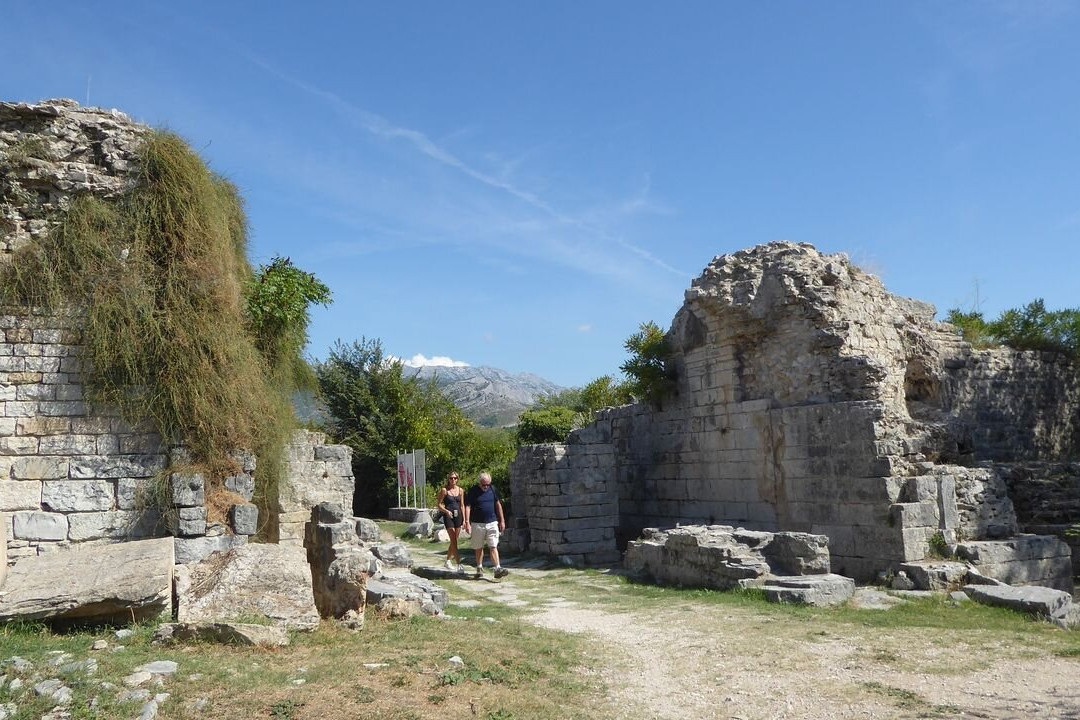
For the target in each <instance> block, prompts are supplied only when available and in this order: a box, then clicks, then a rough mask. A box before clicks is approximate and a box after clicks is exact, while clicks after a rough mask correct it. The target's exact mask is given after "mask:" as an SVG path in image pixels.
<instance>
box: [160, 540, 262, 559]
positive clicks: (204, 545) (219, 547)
mask: <svg viewBox="0 0 1080 720" xmlns="http://www.w3.org/2000/svg"><path fill="white" fill-rule="evenodd" d="M174 543H175V549H176V562H177V564H178V565H179V564H183V565H188V564H191V563H196V562H201V561H202V560H205V559H206V558H207V557H209V556H210V554H211V553H215V552H226V551H229V550H232V549H233V548H237V547H240V546H241V545H244V544H245V543H247V536H246V535H218V536H217V537H196V538H174Z"/></svg>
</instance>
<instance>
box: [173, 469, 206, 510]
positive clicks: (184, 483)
mask: <svg viewBox="0 0 1080 720" xmlns="http://www.w3.org/2000/svg"><path fill="white" fill-rule="evenodd" d="M169 493H170V496H171V498H172V504H173V505H175V506H177V507H201V506H203V505H205V504H206V478H204V477H203V476H202V475H201V474H200V473H173V474H172V475H170V476H169Z"/></svg>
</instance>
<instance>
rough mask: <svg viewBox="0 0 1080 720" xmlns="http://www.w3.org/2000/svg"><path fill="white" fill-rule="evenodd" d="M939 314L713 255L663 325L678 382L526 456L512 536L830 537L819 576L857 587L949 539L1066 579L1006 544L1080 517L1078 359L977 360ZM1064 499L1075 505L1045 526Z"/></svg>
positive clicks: (1047, 542)
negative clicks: (683, 531) (827, 559)
mask: <svg viewBox="0 0 1080 720" xmlns="http://www.w3.org/2000/svg"><path fill="white" fill-rule="evenodd" d="M934 315H935V310H934V308H933V307H932V306H930V305H927V304H925V303H920V302H916V301H914V300H908V299H904V298H899V297H896V296H894V295H891V294H890V293H888V292H887V291H886V290H885V288H884V286H883V285H882V284H881V282H880V281H879V280H878V279H877V278H876V277H874V276H872V275H869V274H867V273H864V272H862V271H861V270H859V269H858V268H857V267H855V266H854V265H852V264H851V263H850V262H849V261H848V259H847V258H846V257H845V256H843V255H824V254H822V253H819V252H818V251H817V250H815V249H814V248H813V247H811V246H809V245H797V244H792V243H774V244H770V245H764V246H759V247H755V248H752V249H749V250H744V251H741V252H738V253H735V254H732V255H724V256H721V257H717V258H716V259H715V260H713V262H712V263H710V264H709V266H708V267H707V268H706V269H705V271H704V273H703V274H702V275H701V277H699V278H697V279H696V280H694V281H693V283H692V285H691V287H690V288H689V289H688V290H687V291H686V297H685V302H684V304H683V307H682V308H681V309H680V310H679V312H678V313H677V314H676V316H675V318H674V321H673V322H672V326H671V329H670V331H669V332H668V339H669V341H670V342H671V344H672V346H673V350H674V353H673V357H672V358H671V368H672V369H673V371H674V374H675V378H676V391H675V392H674V393H673V394H672V395H671V397H669V398H667V399H666V400H665V401H664V402H663V404H662V406H661V407H659V408H653V407H649V406H647V405H645V404H642V403H639V404H635V405H630V406H626V407H621V408H614V409H608V410H603V411H601V412H598V413H597V414H596V418H595V421H594V422H593V423H592V424H591V425H588V426H586V427H584V428H582V429H580V430H577V431H575V432H573V433H572V434H571V436H570V439H569V441H568V442H567V443H566V444H564V445H536V446H530V447H524V448H522V449H521V451H520V452H519V454H518V457H517V459H516V461H515V462H514V464H513V466H512V471H511V487H512V495H513V498H514V502H513V511H514V514H515V517H514V519H513V526H514V528H515V534H516V535H517V537H519V538H520V537H527V544H528V545H529V547H531V548H532V549H533V550H536V551H539V552H544V553H550V554H554V555H560V556H564V557H566V558H567V559H569V560H571V561H576V562H585V563H590V562H605V561H609V560H610V559H612V558H615V557H618V554H619V550H620V548H621V547H623V546H624V545H625V543H626V542H627V541H628V540H632V539H634V538H636V537H638V536H639V535H640V534H641V532H642V530H643V529H645V528H648V527H658V528H673V527H675V526H677V525H679V524H682V525H687V524H701V525H717V524H723V525H731V526H739V527H742V528H747V529H752V530H763V531H774V532H775V531H793V532H802V533H812V534H814V535H823V536H827V537H828V543H829V551H830V553H831V559H832V570H833V571H834V572H837V573H841V574H844V575H848V576H851V577H855V578H857V579H861V580H866V579H873V578H875V577H876V576H878V575H879V573H881V572H885V571H895V570H896V569H897V568H898V567H899V565H900V564H902V563H905V562H908V561H919V560H923V559H925V558H927V557H928V555H930V554H931V548H932V546H933V547H934V548H935V549H940V548H941V546H945V547H947V548H948V549H950V550H952V551H956V552H958V553H960V554H961V555H962V556H963V557H965V559H968V560H969V562H972V563H979V562H984V563H986V566H987V568H988V570H987V572H998V573H1000V574H1002V575H1003V576H1008V577H1009V578H1011V579H1009V580H1008V581H1009V582H1014V581H1015V582H1017V583H1018V584H1024V583H1039V584H1048V585H1051V586H1054V587H1063V586H1065V585H1068V586H1069V587H1071V582H1072V580H1071V568H1070V553H1069V548H1068V547H1067V546H1066V545H1065V544H1064V543H1063V542H1062V541H1060V540H1059V539H1057V538H1054V537H1050V538H1046V537H1036V536H1032V535H1023V534H1021V535H1018V532H1020V531H1023V530H1025V529H1026V526H1031V527H1032V528H1034V527H1036V526H1037V527H1038V529H1040V530H1047V529H1048V528H1049V529H1050V531H1052V532H1055V533H1063V531H1064V529H1065V528H1066V527H1068V526H1069V525H1070V524H1072V523H1076V522H1078V521H1080V513H1078V507H1077V505H1076V498H1077V497H1080V491H1078V488H1080V482H1078V479H1080V473H1077V469H1078V467H1077V465H1075V464H1073V465H1069V464H1067V463H1065V464H1062V463H1061V462H1059V461H1061V460H1065V459H1069V458H1076V457H1077V456H1078V454H1080V368H1077V367H1075V366H1073V365H1071V364H1069V362H1068V361H1067V360H1066V359H1064V358H1063V357H1061V356H1058V355H1054V354H1049V353H1037V352H1019V351H1014V350H1010V349H1007V348H999V349H993V350H975V349H973V348H971V347H970V346H969V345H968V344H966V343H965V342H963V341H962V340H961V338H960V337H959V334H958V332H957V330H956V329H955V328H953V327H952V326H950V325H947V324H942V323H938V322H935V320H934ZM1055 462H1057V464H1056V465H1055V464H1052V463H1055ZM1018 463H1023V464H1022V465H1021V464H1018ZM1048 463H1050V464H1048ZM1051 468H1053V469H1054V470H1055V472H1057V475H1055V476H1054V477H1055V478H1056V480H1055V482H1054V484H1053V485H1054V488H1065V489H1064V490H1061V491H1060V492H1059V491H1058V490H1056V489H1053V488H1050V487H1048V483H1047V481H1046V479H1045V478H1046V477H1047V476H1046V473H1047V472H1049V471H1050V469H1051ZM1036 488H1040V489H1036ZM1068 488H1071V490H1069V489H1068ZM1058 497H1067V498H1069V499H1070V502H1072V505H1071V506H1070V507H1071V510H1070V509H1068V508H1066V509H1064V510H1062V509H1061V508H1060V507H1059V508H1058V511H1057V512H1054V513H1049V512H1048V509H1047V508H1048V507H1052V506H1054V502H1055V500H1054V499H1055V498H1058ZM1014 498H1015V499H1017V503H1018V504H1020V506H1021V507H1022V512H1021V514H1020V517H1018V515H1017V512H1016V509H1015V508H1016V505H1014ZM1020 498H1023V501H1022V502H1021V501H1020ZM1004 538H1009V540H1008V542H1007V543H998V544H996V545H994V546H993V547H994V549H993V551H990V550H989V548H988V546H985V545H980V544H979V543H981V542H986V541H999V540H1002V539H1004ZM523 544H524V543H523ZM991 556H992V557H991ZM1015 563H1020V564H1021V565H1023V567H1024V568H1025V569H1024V570H1023V571H1022V572H1021V571H1019V570H1017V568H1018V567H1019V566H1017V565H1015ZM1003 579H1004V578H1003Z"/></svg>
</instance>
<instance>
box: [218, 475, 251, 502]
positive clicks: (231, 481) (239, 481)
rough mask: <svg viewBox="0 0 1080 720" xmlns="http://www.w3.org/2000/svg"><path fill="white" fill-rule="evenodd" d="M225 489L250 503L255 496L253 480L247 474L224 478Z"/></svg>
mask: <svg viewBox="0 0 1080 720" xmlns="http://www.w3.org/2000/svg"><path fill="white" fill-rule="evenodd" d="M225 489H226V490H228V491H230V492H234V493H236V494H237V495H239V496H240V497H242V498H244V499H245V500H247V501H248V502H251V498H252V497H254V496H255V478H254V477H252V476H251V475H247V474H242V475H230V476H229V477H227V478H225Z"/></svg>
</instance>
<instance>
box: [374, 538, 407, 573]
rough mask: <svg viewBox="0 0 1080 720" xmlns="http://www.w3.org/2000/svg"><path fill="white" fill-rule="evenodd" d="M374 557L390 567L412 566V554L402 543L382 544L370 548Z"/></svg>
mask: <svg viewBox="0 0 1080 720" xmlns="http://www.w3.org/2000/svg"><path fill="white" fill-rule="evenodd" d="M371 552H372V553H373V554H374V555H375V557H377V558H379V559H380V560H382V561H383V562H384V563H386V564H387V565H389V566H391V567H399V568H409V567H412V565H413V559H412V553H410V552H409V548H407V547H406V546H405V544H404V543H399V542H394V543H383V544H382V545H375V546H374V547H372V548H371Z"/></svg>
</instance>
